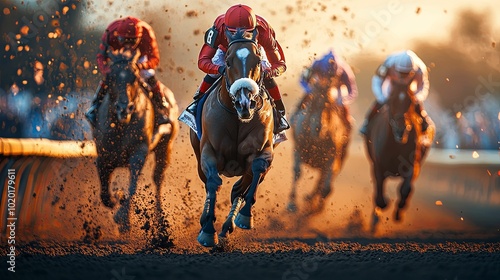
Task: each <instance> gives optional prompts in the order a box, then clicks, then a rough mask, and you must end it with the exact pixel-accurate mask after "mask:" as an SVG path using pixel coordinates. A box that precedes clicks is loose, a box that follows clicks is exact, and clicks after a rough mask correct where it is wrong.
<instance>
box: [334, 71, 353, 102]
mask: <svg viewBox="0 0 500 280" xmlns="http://www.w3.org/2000/svg"><path fill="white" fill-rule="evenodd" d="M342 84H344V85H345V86H346V87H347V93H348V96H347V97H344V98H343V99H342V102H343V103H344V104H349V103H351V102H352V101H354V99H356V97H358V86H357V84H356V79H355V77H354V73H353V72H352V70H351V68H350V67H349V66H348V65H343V66H342V74H341V76H340V85H342ZM340 85H339V86H340ZM338 90H339V92H340V88H339V89H338Z"/></svg>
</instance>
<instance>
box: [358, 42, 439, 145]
mask: <svg viewBox="0 0 500 280" xmlns="http://www.w3.org/2000/svg"><path fill="white" fill-rule="evenodd" d="M387 82H393V83H398V84H404V85H406V86H407V87H408V89H410V90H412V91H413V93H414V96H415V98H412V100H413V101H414V102H415V111H416V112H417V113H419V114H420V115H421V117H422V134H423V139H422V141H423V143H424V144H427V145H429V143H427V142H428V141H430V140H428V139H427V137H428V136H427V133H426V130H427V128H428V127H429V121H430V120H429V119H428V115H427V112H426V111H425V110H424V104H423V102H424V100H425V99H426V98H427V95H428V94H429V74H428V71H427V66H426V65H425V63H424V62H423V61H422V60H421V59H420V58H419V57H418V56H417V55H416V54H415V53H414V52H413V51H411V50H405V51H402V52H398V53H394V54H392V55H389V56H388V57H387V58H386V59H385V61H384V62H383V63H382V64H381V65H380V66H379V67H378V68H377V71H376V72H375V75H374V76H373V78H372V91H373V94H374V95H375V102H374V103H373V105H372V107H371V109H370V110H369V111H368V115H367V117H366V120H365V122H364V124H363V127H362V128H361V129H360V132H361V133H362V134H365V135H366V132H367V127H368V124H369V122H370V120H371V119H372V118H373V117H374V116H375V115H376V114H377V113H378V111H379V110H380V109H381V108H382V106H383V105H384V104H385V102H386V100H387V94H388V93H389V89H388V87H386V86H384V85H385V84H386V83H387ZM387 85H388V86H390V83H387Z"/></svg>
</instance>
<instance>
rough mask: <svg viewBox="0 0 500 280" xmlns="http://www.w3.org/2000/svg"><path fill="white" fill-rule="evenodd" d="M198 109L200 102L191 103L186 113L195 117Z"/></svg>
mask: <svg viewBox="0 0 500 280" xmlns="http://www.w3.org/2000/svg"><path fill="white" fill-rule="evenodd" d="M197 107H198V100H195V101H193V102H191V104H189V105H188V106H187V108H186V111H188V112H189V113H191V114H192V115H193V116H195V115H196V108H197Z"/></svg>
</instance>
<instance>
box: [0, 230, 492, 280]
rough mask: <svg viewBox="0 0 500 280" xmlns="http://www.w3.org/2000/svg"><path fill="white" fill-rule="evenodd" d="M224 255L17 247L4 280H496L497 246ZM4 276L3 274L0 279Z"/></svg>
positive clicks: (314, 245) (289, 246) (369, 244)
mask: <svg viewBox="0 0 500 280" xmlns="http://www.w3.org/2000/svg"><path fill="white" fill-rule="evenodd" d="M244 247H245V248H243V249H237V250H234V251H232V252H229V253H216V254H210V253H207V252H203V253H200V252H199V253H193V252H186V251H184V250H176V249H174V250H173V252H167V251H159V250H154V251H139V252H138V251H135V250H131V249H130V248H127V246H126V245H117V244H100V245H92V246H89V245H87V244H75V243H70V244H57V245H56V244H47V243H34V244H30V245H28V246H24V247H23V248H22V249H21V251H23V254H22V255H21V256H19V257H18V262H17V272H16V273H15V276H16V277H15V278H10V279H116V280H120V279H285V280H287V279H288V280H291V279H419V280H420V279H497V277H498V275H499V274H500V248H499V245H498V243H483V242H443V243H441V242H437V241H431V242H428V241H425V242H421V241H420V242H416V241H412V242H408V241H402V242H400V241H394V240H392V241H387V240H385V241H384V240H381V241H374V240H358V242H357V241H356V240H354V241H349V242H342V241H338V242H321V241H318V240H311V239H310V240H306V239H303V240H295V241H269V240H266V241H264V242H250V243H246V244H245V246H244ZM0 275H2V279H9V278H4V276H3V275H8V276H12V275H14V274H10V275H9V274H7V272H6V270H5V269H2V271H1V272H0Z"/></svg>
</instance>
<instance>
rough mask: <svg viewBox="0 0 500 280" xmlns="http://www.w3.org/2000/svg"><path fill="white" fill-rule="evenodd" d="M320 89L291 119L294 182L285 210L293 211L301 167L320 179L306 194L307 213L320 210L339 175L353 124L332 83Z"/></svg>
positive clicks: (311, 94)
mask: <svg viewBox="0 0 500 280" xmlns="http://www.w3.org/2000/svg"><path fill="white" fill-rule="evenodd" d="M331 78H332V79H329V81H331V83H334V84H332V85H330V84H329V86H328V87H325V88H323V89H320V88H314V89H313V91H312V92H311V93H310V94H309V95H306V96H305V97H304V98H303V100H302V101H301V103H300V104H299V106H298V107H297V109H296V111H295V112H294V114H293V115H292V117H291V119H290V124H291V126H292V128H293V134H292V136H293V140H294V144H295V147H294V151H293V155H294V167H293V171H294V175H295V176H294V180H293V185H292V191H291V193H290V202H289V204H288V210H289V211H291V212H295V211H296V210H297V205H296V189H297V183H298V180H299V178H300V176H301V165H302V164H306V165H308V166H310V167H312V168H315V169H318V170H319V171H320V178H319V180H318V182H317V184H316V187H315V188H314V189H313V191H312V193H310V194H309V195H307V197H306V200H307V201H308V204H309V205H308V206H309V209H308V213H307V214H314V213H318V212H320V211H322V210H323V208H324V203H325V199H326V198H327V197H328V195H329V194H330V193H331V191H332V185H333V180H334V178H335V176H336V175H338V174H339V172H340V170H341V168H342V165H343V163H344V159H345V157H346V153H347V147H348V145H349V141H350V139H351V129H352V125H351V122H350V121H349V120H350V119H351V117H350V116H349V113H348V110H347V108H346V107H345V105H343V104H342V102H339V101H338V100H339V99H338V98H337V92H336V90H331V88H332V87H333V88H337V85H336V84H335V83H336V82H335V80H338V79H333V77H331Z"/></svg>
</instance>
